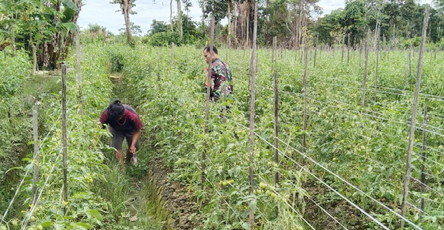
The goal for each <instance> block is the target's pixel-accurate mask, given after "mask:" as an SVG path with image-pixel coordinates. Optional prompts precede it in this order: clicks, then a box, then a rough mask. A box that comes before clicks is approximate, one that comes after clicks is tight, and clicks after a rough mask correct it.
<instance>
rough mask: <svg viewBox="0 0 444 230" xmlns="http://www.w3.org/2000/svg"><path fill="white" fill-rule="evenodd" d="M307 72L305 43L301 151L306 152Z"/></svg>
mask: <svg viewBox="0 0 444 230" xmlns="http://www.w3.org/2000/svg"><path fill="white" fill-rule="evenodd" d="M307 72H308V46H307V44H305V47H304V77H303V87H304V114H303V116H304V123H303V127H302V130H303V134H302V153H305V152H306V148H307V137H306V135H305V131H306V130H307Z"/></svg>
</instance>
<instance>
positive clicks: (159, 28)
mask: <svg viewBox="0 0 444 230" xmlns="http://www.w3.org/2000/svg"><path fill="white" fill-rule="evenodd" d="M168 29H169V27H168V24H166V23H165V22H164V21H157V20H153V23H151V29H150V30H149V35H153V34H156V33H161V32H167V31H168Z"/></svg>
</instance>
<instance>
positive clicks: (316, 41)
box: [313, 34, 335, 67]
mask: <svg viewBox="0 0 444 230" xmlns="http://www.w3.org/2000/svg"><path fill="white" fill-rule="evenodd" d="M318 40H319V34H316V40H315V45H314V57H313V67H316V55H317V50H318ZM334 55H335V50H334V49H333V56H334Z"/></svg>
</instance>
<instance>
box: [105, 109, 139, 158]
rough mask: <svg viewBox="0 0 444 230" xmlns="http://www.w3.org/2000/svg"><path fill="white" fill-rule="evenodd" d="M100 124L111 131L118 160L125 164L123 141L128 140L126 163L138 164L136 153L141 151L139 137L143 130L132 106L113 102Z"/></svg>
mask: <svg viewBox="0 0 444 230" xmlns="http://www.w3.org/2000/svg"><path fill="white" fill-rule="evenodd" d="M100 123H102V124H108V125H109V126H108V127H109V131H110V132H111V134H112V135H113V138H112V146H113V147H114V148H115V149H116V158H117V160H118V161H119V163H120V164H123V151H122V143H123V139H126V142H127V144H128V150H127V152H126V162H127V163H129V162H131V160H132V159H134V160H133V163H137V162H135V161H136V159H137V158H136V152H137V151H138V150H139V137H140V133H141V129H142V126H143V124H142V121H141V120H140V118H139V115H138V114H137V113H136V111H135V110H134V109H133V108H131V106H129V105H126V104H122V103H121V102H120V101H119V100H115V101H113V102H112V103H111V104H109V106H108V108H107V109H106V110H105V111H103V113H102V116H100Z"/></svg>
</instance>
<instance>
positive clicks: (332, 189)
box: [239, 124, 420, 229]
mask: <svg viewBox="0 0 444 230" xmlns="http://www.w3.org/2000/svg"><path fill="white" fill-rule="evenodd" d="M239 125H241V126H242V127H244V128H246V129H248V127H246V126H244V125H242V124H239ZM254 134H255V135H256V136H257V137H259V139H261V140H262V141H264V142H265V143H266V144H268V145H269V146H271V147H272V148H274V149H276V148H275V147H274V145H273V144H271V143H270V142H268V141H267V140H265V139H264V138H263V137H262V136H261V135H259V134H258V133H256V132H255V133H254ZM280 141H281V140H280ZM287 146H290V145H287ZM290 147H291V146H290ZM277 151H278V153H279V154H280V155H281V156H283V157H285V158H286V159H289V160H290V161H292V162H293V163H294V164H296V165H298V166H299V167H300V168H301V169H303V170H304V171H306V172H307V173H308V174H310V175H311V176H313V177H314V178H315V179H316V180H317V181H319V182H321V183H322V184H323V185H324V186H326V187H327V188H328V189H330V190H331V191H333V192H334V193H336V194H337V195H339V196H340V197H341V198H342V199H344V200H345V201H347V202H348V203H349V204H350V205H352V206H353V207H355V208H356V209H357V210H359V211H360V212H361V213H362V214H364V215H366V216H367V217H368V218H370V219H371V220H372V221H373V222H375V223H377V224H378V225H379V226H381V227H382V228H384V229H389V228H388V227H386V226H385V225H383V224H382V223H381V222H380V221H379V220H377V219H376V218H375V217H373V216H372V215H370V214H369V213H367V212H366V211H365V210H364V209H362V208H361V207H359V206H358V205H357V204H355V203H354V202H353V201H351V200H349V199H348V198H347V197H345V196H344V195H342V194H341V193H340V192H338V191H337V190H335V189H334V188H332V187H331V186H330V185H328V184H327V183H325V182H324V181H323V180H321V179H320V178H319V177H317V176H316V175H314V174H313V173H311V172H310V171H309V170H308V169H306V168H305V166H302V165H301V164H299V163H298V162H296V161H295V160H294V159H292V158H291V157H289V156H288V155H286V154H284V153H282V152H281V151H280V150H279V149H277ZM303 155H305V154H303ZM305 156H306V155H305ZM313 162H315V161H313ZM316 163H317V162H316ZM319 165H320V164H319ZM328 171H329V170H328ZM330 172H331V171H330ZM335 175H336V174H335ZM419 229H420V228H419Z"/></svg>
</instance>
